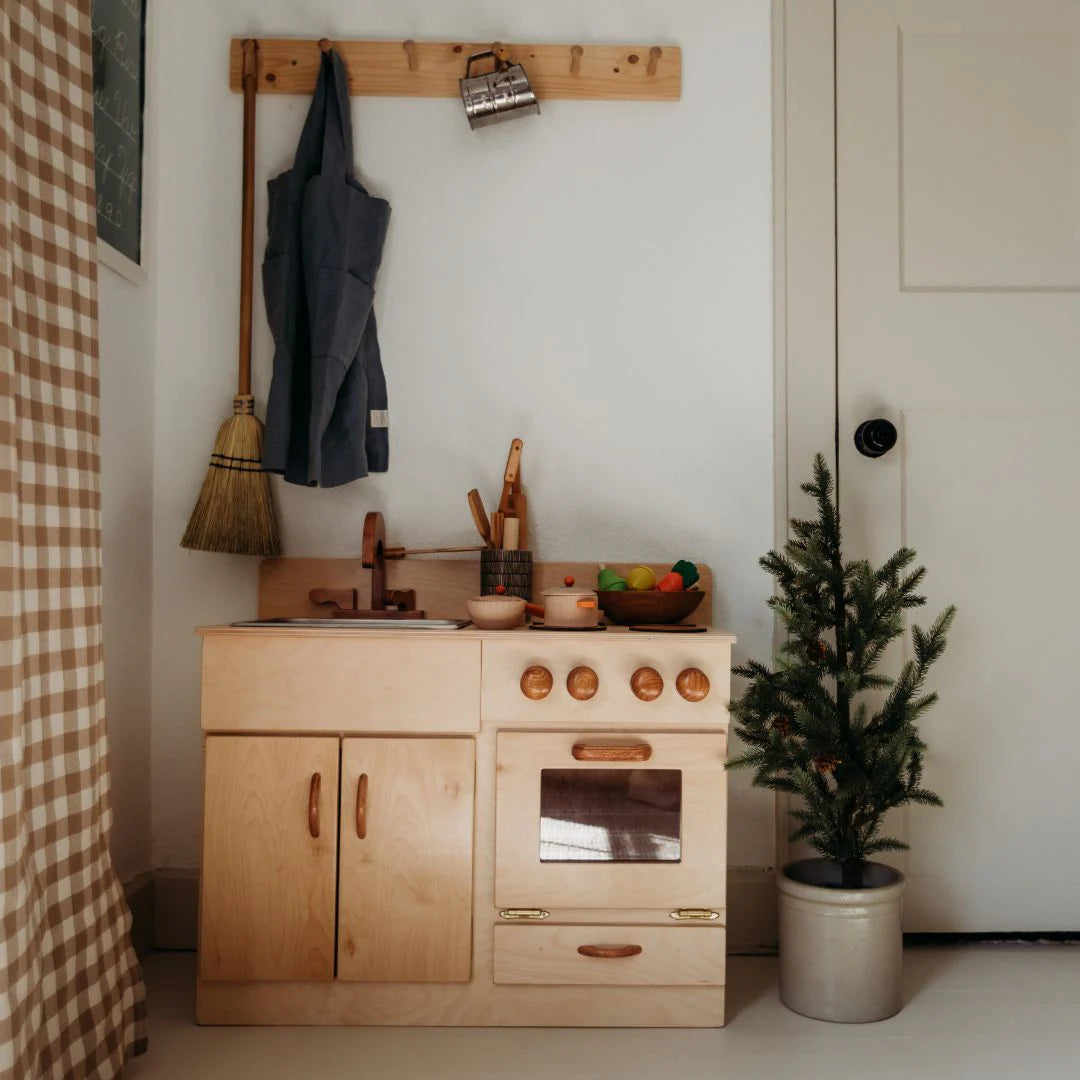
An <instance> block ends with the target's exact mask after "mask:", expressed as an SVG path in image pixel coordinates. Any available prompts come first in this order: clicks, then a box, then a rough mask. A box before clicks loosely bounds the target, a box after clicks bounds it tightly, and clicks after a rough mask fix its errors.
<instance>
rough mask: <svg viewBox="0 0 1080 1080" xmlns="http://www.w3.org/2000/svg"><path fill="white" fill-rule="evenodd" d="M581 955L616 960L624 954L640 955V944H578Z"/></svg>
mask: <svg viewBox="0 0 1080 1080" xmlns="http://www.w3.org/2000/svg"><path fill="white" fill-rule="evenodd" d="M578 952H579V953H581V955H582V956H594V957H596V959H598V960H618V959H620V958H621V957H624V956H640V955H641V946H640V945H579V946H578Z"/></svg>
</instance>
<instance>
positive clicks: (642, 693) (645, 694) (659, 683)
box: [630, 667, 664, 701]
mask: <svg viewBox="0 0 1080 1080" xmlns="http://www.w3.org/2000/svg"><path fill="white" fill-rule="evenodd" d="M630 689H631V690H633V691H634V697H637V698H640V699H641V700H642V701H655V700H656V699H657V698H658V697H659V696H660V695H661V694H662V693H663V692H664V679H663V677H662V676H661V674H660V672H659V671H657V670H656V668H651V667H639V668H638V669H637V671H635V672H634V674H633V675H631V676H630Z"/></svg>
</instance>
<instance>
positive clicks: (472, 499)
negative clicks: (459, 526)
mask: <svg viewBox="0 0 1080 1080" xmlns="http://www.w3.org/2000/svg"><path fill="white" fill-rule="evenodd" d="M468 498H469V510H470V511H471V512H472V519H473V521H474V522H475V523H476V531H477V532H478V533H479V534H480V536H481V538H482V539H483V541H484V544H485V546H486V547H494V546H495V545H494V542H493V541H492V539H491V523H490V522H489V521H488V516H487V511H486V510H485V509H484V500H483V499H481V498H480V492H479V491H477V490H476V488H473V489H472V491H470V492H469V496H468Z"/></svg>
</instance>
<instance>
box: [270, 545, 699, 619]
mask: <svg viewBox="0 0 1080 1080" xmlns="http://www.w3.org/2000/svg"><path fill="white" fill-rule="evenodd" d="M609 565H610V566H611V567H612V569H614V570H616V571H618V572H619V573H621V574H624V575H625V573H626V572H627V571H628V570H629V569H630V568H631V566H632V565H633V564H632V563H610V564H609ZM646 565H650V566H651V567H652V569H653V571H654V572H655V573H656V575H657V577H661V576H663V575H664V574H666V573H667V572H668V570H670V569H671V565H670V564H668V563H648V564H646ZM697 568H698V572H699V573H700V575H701V580H700V581H699V582H698V587H699V588H700V589H701V590H702V591H703V592H704V593H705V599H704V600H702V602H701V606H700V607H699V608H698V609H697V611H695V612H694V616H693V621H694V622H696V623H700V624H702V625H705V626H708V625H710V624H711V623H712V587H713V581H712V570H711V569H710V568H709V567H708V566H706V565H705V564H704V563H698V564H697ZM567 575H570V576H571V577H573V578H574V579H575V580H576V581H577V582H578V584H579V585H583V586H587V587H589V588H593V587H595V585H596V563H591V562H543V561H540V560H537V561H535V562H534V563H533V596H534V598H538V597H539V596H540V594H541V593H542V592H543V591H544V590H545V589H550V588H555V587H557V586H559V585H562V583H563V579H564V578H565V577H566V576H567ZM386 587H387V588H388V589H415V590H416V600H417V603H418V604H419V605H420V607H421V608H422V609H423V610H424V611H425V612H426V613H427V616H428V618H431V619H465V618H468V611H467V609H466V607H465V604H466V601H467V600H468V599H469V598H470V597H473V596H479V595H480V560H479V559H478V558H477V559H421V558H416V559H392V560H390V561H389V562H388V563H387V564H386ZM315 588H320V589H356V590H358V592H359V594H360V606H361V607H367V606H368V605H369V604H370V602H371V571H370V570H365V569H364V568H363V567H362V566H361V565H360V560H359V559H294V558H281V559H264V560H263V561H262V562H261V563H260V564H259V610H258V617H259V618H260V619H280V618H297V617H306V618H319V617H320V616H323V617H327V618H329V617H330V614H331V613H330V610H328V609H327V608H326V607H317V606H316V605H314V604H312V603H311V600H310V599H309V597H308V593H309V592H310V591H311V590H312V589H315Z"/></svg>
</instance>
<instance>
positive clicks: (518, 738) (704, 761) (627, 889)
mask: <svg viewBox="0 0 1080 1080" xmlns="http://www.w3.org/2000/svg"><path fill="white" fill-rule="evenodd" d="M598 739H599V737H598V736H597V735H595V734H589V733H586V732H577V733H574V732H507V731H502V732H499V734H498V739H497V764H496V777H497V780H496V784H497V791H496V816H495V903H496V905H498V906H499V907H542V908H560V907H562V908H581V907H626V908H631V907H637V908H650V907H651V908H658V907H667V908H678V907H700V908H718V909H723V907H724V880H725V878H724V875H725V871H726V865H727V861H726V860H727V818H726V803H727V799H726V788H727V776H726V773H725V771H724V757H725V750H726V745H727V736H726V735H725V734H723V733H716V734H709V733H705V732H701V733H693V734H674V733H671V732H656V731H650V732H648V733H639V732H636V731H635V732H633V733H631V734H628V735H626V736H620V735H618V734H614V733H612V734H609V735H605V736H604V739H605V740H607V741H613V742H620V743H622V742H625V743H631V744H636V743H647V744H648V746H649V747H650V749H651V754H650V757H649V759H648V765H647V766H644V765H640V764H635V763H632V762H631V763H626V764H622V763H616V762H610V761H595V762H590V761H577V760H575V758H574V755H573V748H574V745H575V743H578V742H586V743H591V742H596V741H598ZM568 768H575V769H619V770H628V771H631V772H634V771H636V770H638V769H644V768H648V769H662V770H672V769H677V770H679V771H680V772H681V774H682V776H681V786H682V818H681V833H680V861H679V862H666V863H665V862H590V863H581V862H541V861H540V779H541V776H540V774H541V771H542V770H543V769H568Z"/></svg>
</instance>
